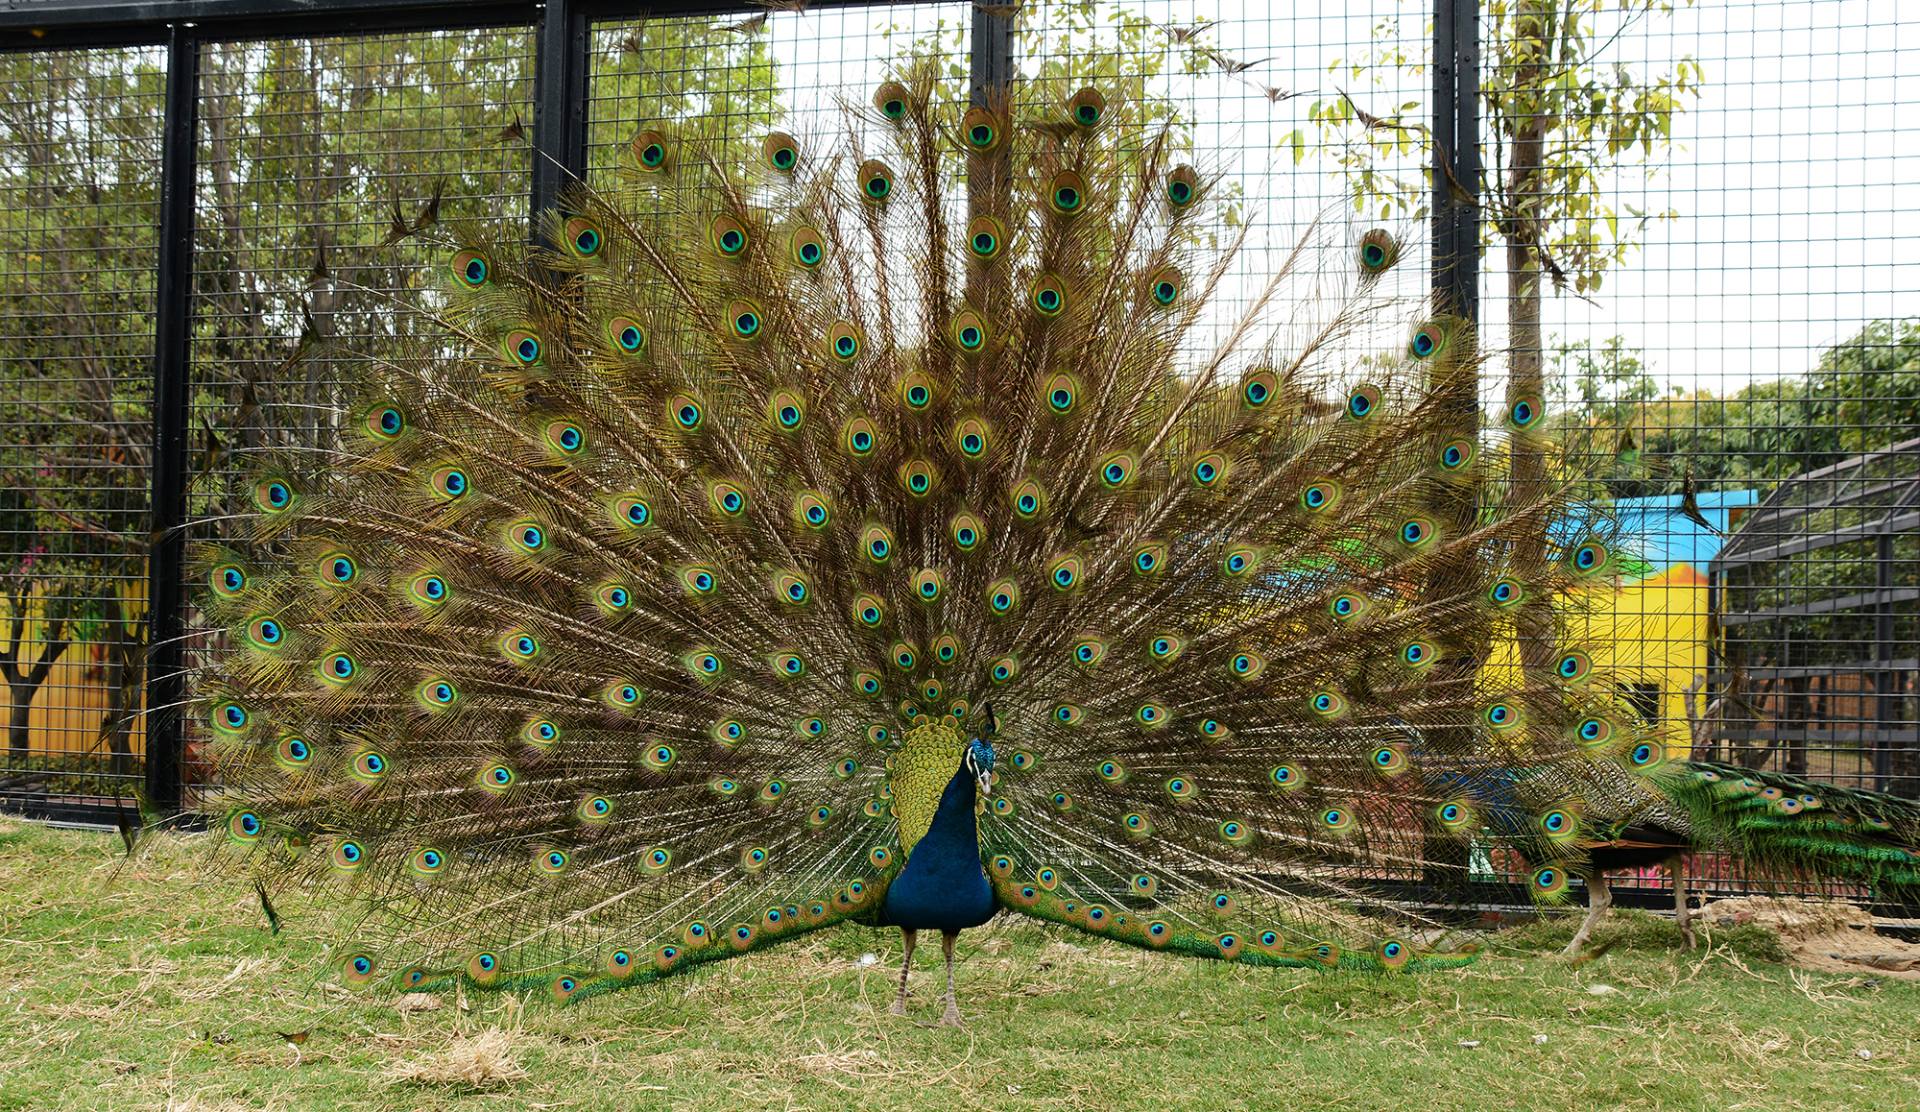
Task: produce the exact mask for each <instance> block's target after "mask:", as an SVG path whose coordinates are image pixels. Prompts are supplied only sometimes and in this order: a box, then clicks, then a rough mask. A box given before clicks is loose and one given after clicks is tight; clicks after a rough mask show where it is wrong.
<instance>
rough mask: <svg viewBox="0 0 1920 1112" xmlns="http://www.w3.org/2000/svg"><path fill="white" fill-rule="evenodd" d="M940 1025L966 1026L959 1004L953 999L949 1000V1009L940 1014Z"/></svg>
mask: <svg viewBox="0 0 1920 1112" xmlns="http://www.w3.org/2000/svg"><path fill="white" fill-rule="evenodd" d="M940 1026H942V1027H965V1026H966V1023H965V1022H963V1021H962V1020H961V1018H960V1008H959V1006H958V1005H956V1004H955V1003H954V1002H953V1001H952V1000H948V1001H947V1010H946V1011H945V1012H943V1013H941V1015H940Z"/></svg>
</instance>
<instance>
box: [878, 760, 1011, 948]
mask: <svg viewBox="0 0 1920 1112" xmlns="http://www.w3.org/2000/svg"><path fill="white" fill-rule="evenodd" d="M976 798H977V796H976V793H975V789H974V777H973V774H972V773H971V772H969V771H968V770H967V767H966V765H965V764H964V763H963V764H962V765H961V766H960V767H959V769H958V770H956V771H955V772H954V774H953V777H952V779H950V780H948V781H947V786H946V789H945V790H944V791H942V792H941V793H940V806H939V808H938V809H937V810H936V811H935V812H934V815H933V823H932V825H930V826H929V827H928V828H927V833H926V835H925V836H924V837H922V838H921V839H920V840H919V842H917V843H916V844H915V845H914V847H913V852H912V853H911V854H909V855H908V857H907V864H906V867H905V868H903V869H901V870H900V875H899V876H897V877H895V878H894V879H893V883H892V884H890V885H888V887H887V897H886V902H885V903H884V904H883V905H882V907H881V920H882V922H885V923H890V924H892V925H894V926H899V927H906V928H907V929H909V930H939V931H958V930H964V929H966V928H967V927H977V926H979V925H980V924H982V923H984V922H986V921H987V920H988V919H991V918H992V917H993V913H994V910H995V905H994V900H993V886H992V885H991V884H989V883H988V882H987V873H986V870H985V869H984V868H982V867H981V865H980V835H979V831H978V830H977V829H976V828H975V826H974V821H973V812H974V801H975V799H976Z"/></svg>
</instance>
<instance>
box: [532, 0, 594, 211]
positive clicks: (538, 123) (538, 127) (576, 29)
mask: <svg viewBox="0 0 1920 1112" xmlns="http://www.w3.org/2000/svg"><path fill="white" fill-rule="evenodd" d="M534 41H535V47H534V50H535V53H534V68H533V212H532V218H533V221H534V229H533V230H534V236H535V238H538V237H539V234H540V226H539V222H540V218H541V214H542V213H545V212H548V211H550V210H551V209H553V208H555V207H557V206H558V205H559V203H560V194H561V193H562V192H564V191H565V189H566V187H567V185H568V183H570V182H573V181H578V180H583V179H584V178H585V177H586V173H587V16H586V13H585V12H584V11H582V10H581V9H580V8H579V7H578V6H576V5H575V3H574V0H547V4H546V7H545V9H543V11H542V12H541V15H540V28H539V31H538V33H537V34H536V36H535V40H534Z"/></svg>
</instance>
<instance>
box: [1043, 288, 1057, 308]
mask: <svg viewBox="0 0 1920 1112" xmlns="http://www.w3.org/2000/svg"><path fill="white" fill-rule="evenodd" d="M1038 300H1039V302H1040V307H1041V308H1042V309H1057V308H1059V307H1060V295H1059V293H1057V292H1056V291H1054V290H1041V291H1040V296H1039V298H1038Z"/></svg>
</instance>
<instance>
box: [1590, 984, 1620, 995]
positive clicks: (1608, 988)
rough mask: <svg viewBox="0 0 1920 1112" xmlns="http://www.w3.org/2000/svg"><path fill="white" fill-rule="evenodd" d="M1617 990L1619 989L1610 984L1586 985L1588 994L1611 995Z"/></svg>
mask: <svg viewBox="0 0 1920 1112" xmlns="http://www.w3.org/2000/svg"><path fill="white" fill-rule="evenodd" d="M1619 991H1620V990H1619V989H1617V988H1614V987H1613V986H1612V985H1588V986H1587V995H1588V996H1612V995H1613V994H1614V993H1616V992H1619Z"/></svg>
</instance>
